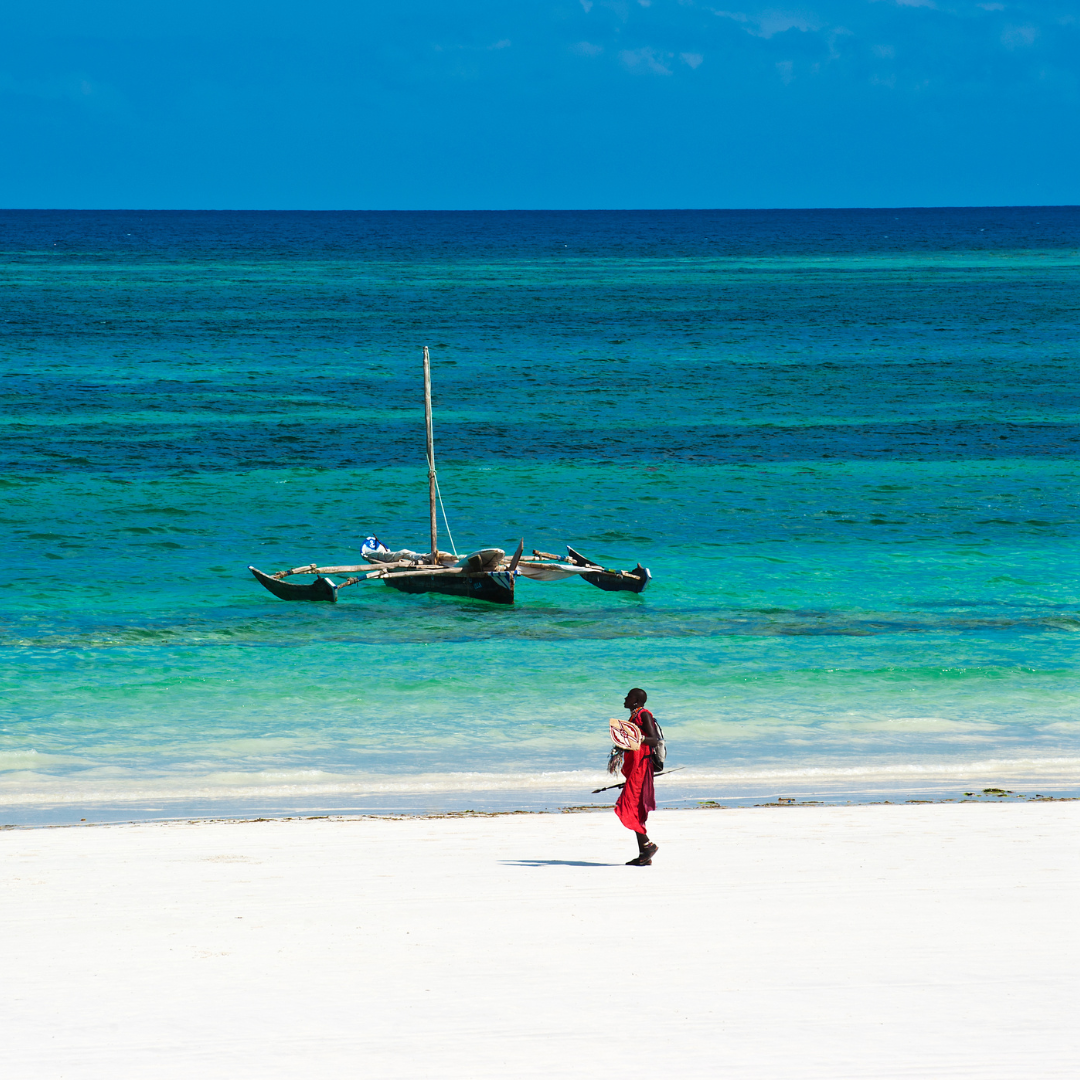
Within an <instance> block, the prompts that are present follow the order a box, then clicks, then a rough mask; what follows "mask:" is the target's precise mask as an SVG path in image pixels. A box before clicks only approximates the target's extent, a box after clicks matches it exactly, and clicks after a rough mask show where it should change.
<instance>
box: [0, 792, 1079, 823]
mask: <svg viewBox="0 0 1080 1080" xmlns="http://www.w3.org/2000/svg"><path fill="white" fill-rule="evenodd" d="M1069 802H1080V795H1024V794H1021V793H1017V792H1011V791H1006V792H1004V794H1000V795H999V794H997V793H996V792H993V791H985V792H979V793H977V794H973V795H972V796H971V797H959V798H958V797H948V798H932V799H899V798H898V799H872V800H871V799H868V800H861V801H852V800H848V801H845V802H840V801H826V800H810V799H807V800H799V799H795V798H778V799H776V800H774V801H771V802H750V801H746V800H727V801H719V800H714V799H700V800H697V801H696V802H695V803H694V805H692V806H691V805H687V806H678V805H661V804H659V803H658V805H657V809H656V811H654V813H659V812H666V813H687V812H693V811H697V810H701V811H707V810H768V809H774V810H775V809H781V810H783V809H789V810H795V809H811V808H814V809H819V810H832V809H857V808H859V807H869V806H895V807H901V806H976V805H977V806H991V805H998V806H1000V805H1010V806H1017V805H1031V804H1034V803H1040V804H1041V803H1069ZM613 809H614V805H613V804H610V805H602V804H588V803H583V804H579V805H572V806H552V807H544V808H540V809H516V810H511V809H505V810H482V809H464V810H432V811H428V812H424V811H414V812H402V811H389V810H388V811H384V812H378V813H373V812H367V813H364V812H350V811H339V812H334V811H328V812H327V813H324V814H309V813H296V812H293V813H285V812H281V813H263V814H259V813H258V812H257V811H247V812H245V811H239V812H237V813H235V814H229V813H218V814H209V813H208V814H177V815H173V816H168V817H146V816H144V817H117V818H109V819H107V820H94V819H93V818H80V819H79V820H78V821H62V822H12V823H7V822H4V821H2V820H0V832H9V831H12V830H34V829H80V828H90V827H93V828H104V827H106V826H120V825H173V824H181V825H182V824H186V825H205V824H219V823H220V824H259V823H263V822H275V821H337V822H342V821H442V820H461V819H465V818H502V817H521V816H529V815H531V816H538V817H539V816H544V815H550V816H560V815H563V814H602V813H609V812H613Z"/></svg>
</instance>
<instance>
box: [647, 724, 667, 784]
mask: <svg viewBox="0 0 1080 1080" xmlns="http://www.w3.org/2000/svg"><path fill="white" fill-rule="evenodd" d="M653 724H655V725H656V745H655V746H654V747H653V748H652V755H651V756H652V771H653V775H654V776H655V775H656V773H661V772H663V771H664V762H665V761H666V760H667V742H666V741H665V740H664V729H663V728H662V727H661V726H660V721H659V720H657V719H656V717H655V716H654V717H653Z"/></svg>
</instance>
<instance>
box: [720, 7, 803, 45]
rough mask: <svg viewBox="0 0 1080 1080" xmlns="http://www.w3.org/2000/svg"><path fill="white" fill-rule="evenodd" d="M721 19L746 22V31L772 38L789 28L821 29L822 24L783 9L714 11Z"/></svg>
mask: <svg viewBox="0 0 1080 1080" xmlns="http://www.w3.org/2000/svg"><path fill="white" fill-rule="evenodd" d="M713 14H714V15H718V16H719V17H720V18H721V19H732V20H734V21H735V22H737V23H745V24H747V25H746V32H747V33H748V34H753V35H754V37H762V38H771V37H772V36H773V35H774V34H782V33H784V32H785V31H787V30H801V31H803V32H804V33H805V32H806V31H808V30H819V29H820V28H821V27H820V24H818V23H816V22H813V21H811V20H810V19H808V18H807V17H806V16H805V15H791V14H788V13H787V12H783V11H764V12H762V13H761V14H760V15H747V14H746V13H745V12H742V11H714V12H713Z"/></svg>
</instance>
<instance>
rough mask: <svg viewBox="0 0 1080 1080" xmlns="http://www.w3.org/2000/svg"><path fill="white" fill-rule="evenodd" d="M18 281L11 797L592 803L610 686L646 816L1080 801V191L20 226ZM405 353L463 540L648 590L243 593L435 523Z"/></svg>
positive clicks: (171, 811) (2, 340) (3, 606)
mask: <svg viewBox="0 0 1080 1080" xmlns="http://www.w3.org/2000/svg"><path fill="white" fill-rule="evenodd" d="M0 265H2V277H0V285H2V289H0V308H2V311H0V367H2V372H3V384H2V387H3V400H4V409H3V415H2V417H0V459H2V471H0V521H2V526H3V535H4V550H5V555H6V563H7V565H6V567H5V572H4V574H3V577H2V581H0V584H2V591H0V650H2V652H0V656H2V674H0V678H2V695H3V698H2V700H3V704H2V706H0V708H2V713H0V824H3V823H11V824H18V823H47V822H65V821H79V820H81V819H84V818H85V819H87V820H91V821H95V820H117V819H134V818H140V817H169V816H216V815H221V816H227V815H253V814H263V815H274V814H281V815H291V814H319V813H329V812H337V811H348V812H384V813H385V812H420V813H427V812H447V811H465V810H491V809H537V808H542V807H560V806H562V807H570V806H581V805H593V804H598V803H602V802H603V801H604V800H609V801H610V798H611V795H612V794H613V793H607V794H605V795H601V796H595V795H593V794H591V791H592V789H593V788H595V787H598V786H600V785H601V784H602V783H604V782H605V781H607V778H606V775H605V773H604V771H603V766H604V763H605V761H606V757H607V750H608V747H609V745H610V744H609V740H608V735H607V720H608V718H609V717H611V716H616V715H623V714H622V710H621V703H622V699H623V695H624V694H625V692H626V690H627V689H628V688H629V687H630V686H641V687H644V688H645V689H646V690H647V691H648V693H649V706H650V708H651V709H652V710H653V711H654V712H655V714H656V715H657V717H658V718H659V720H660V721H661V723H662V724H663V725H664V728H665V731H666V734H667V738H668V743H669V759H668V760H669V765H670V766H672V767H676V766H679V767H681V771H680V772H679V773H678V774H674V773H673V774H672V775H670V776H667V777H661V778H660V779H658V780H657V794H658V798H659V800H660V802H661V805H669V806H693V805H698V804H700V803H703V802H708V801H710V800H712V801H721V802H727V803H730V804H732V805H735V804H738V803H739V802H740V801H741V802H753V801H758V802H761V801H770V800H775V799H776V798H777V797H785V798H795V799H797V800H799V801H880V800H883V799H888V800H894V801H895V800H903V799H914V798H963V797H965V795H964V793H965V791H975V792H980V791H981V790H982V789H983V788H989V787H1000V788H1002V789H1003V790H1010V791H1013V792H1014V793H1015V794H1014V796H1013V797H1018V796H1023V797H1029V796H1034V795H1036V794H1038V795H1044V796H1045V795H1054V794H1076V793H1077V792H1078V791H1080V718H1078V716H1077V700H1078V697H1077V691H1078V689H1080V680H1078V678H1077V645H1078V638H1077V636H1076V634H1077V631H1078V630H1080V573H1078V571H1080V559H1078V558H1077V544H1076V537H1077V532H1078V528H1077V526H1078V523H1080V510H1078V502H1080V496H1078V486H1077V474H1078V467H1077V460H1076V459H1077V451H1078V449H1080V428H1078V426H1077V422H1076V421H1077V398H1078V386H1080V372H1078V358H1080V348H1078V343H1077V330H1078V323H1080V293H1078V285H1080V208H1076V207H1034V208H1004V209H1002V208H979V209H947V208H946V209H906V210H821V211H768V212H766V211H761V212H749V211H745V212H744V211H738V212H735V211H731V212H725V211H664V212H659V211H657V212H653V211H640V212H614V211H612V212H604V211H595V212H550V213H545V212H506V213H495V212H493V213H480V212H477V213H464V212H460V213H359V212H357V213H346V212H342V213H329V212H327V213H301V212H296V213H289V212H280V213H277V212H224V211H223V212H180V211H176V212H156V211H154V212H151V211H130V212H125V211H115V212H82V211H4V212H0ZM424 345H428V346H430V349H431V356H432V365H433V381H434V409H435V440H436V459H437V464H438V468H439V479H440V484H441V489H442V494H443V498H444V501H445V507H446V513H447V518H448V521H449V525H450V529H451V530H452V534H453V542H454V545H455V547H456V549H457V550H458V551H459V552H462V553H464V552H468V551H470V550H473V549H474V548H478V547H486V546H500V547H503V548H506V549H507V550H513V548H514V547H516V545H517V543H518V540H519V538H522V537H523V538H524V540H525V546H526V550H527V551H528V550H531V549H533V548H537V549H541V550H545V551H562V550H564V548H565V545H566V544H571V545H573V546H574V547H575V548H579V549H580V550H582V551H583V552H584V553H585V554H587V555H588V556H590V557H592V558H594V559H596V560H598V561H600V562H602V563H604V564H605V565H612V566H616V567H622V568H627V569H629V568H631V567H633V566H634V565H635V563H637V562H638V561H640V562H641V563H643V564H644V565H646V566H648V567H649V568H650V569H651V571H652V574H653V580H652V583H651V584H650V586H649V588H648V589H647V590H646V591H645V592H644V593H642V594H641V595H632V594H625V593H619V594H616V593H605V592H602V591H600V590H598V589H595V588H593V587H591V586H589V585H588V584H586V583H585V582H583V581H571V582H565V583H556V584H540V583H535V582H531V581H526V580H520V581H519V582H518V588H517V603H516V604H515V605H514V606H513V607H497V606H494V605H485V604H483V603H482V602H479V601H472V600H463V599H454V598H451V597H444V596H433V595H420V596H408V595H403V594H400V593H397V592H395V591H393V590H391V589H388V588H386V587H385V586H383V585H381V584H379V583H377V582H372V583H368V584H365V585H358V586H354V587H352V588H349V589H347V590H343V591H342V593H341V600H340V602H339V603H338V604H336V605H330V604H289V603H283V602H281V601H279V600H276V599H275V598H273V597H272V596H271V595H270V594H269V593H267V592H266V591H264V590H263V589H262V588H261V587H260V586H259V585H258V584H257V583H256V582H255V581H254V580H253V579H252V577H251V576H250V574H249V573H248V571H247V569H246V567H247V565H248V564H249V563H254V564H255V565H257V566H259V567H260V568H262V569H264V570H267V571H272V570H279V569H285V568H287V567H291V566H297V565H301V564H304V563H308V562H319V563H322V564H333V563H343V562H344V563H347V562H354V561H359V548H360V545H361V543H362V542H363V539H364V537H365V536H367V535H369V534H376V535H378V536H379V537H380V538H381V539H382V540H383V541H384V542H385V543H387V544H388V545H389V546H390V547H392V548H397V547H412V548H414V549H417V550H425V549H426V547H427V484H426V463H425V456H424V418H423V391H422V366H421V365H422V347H423V346H424ZM440 525H441V522H440ZM441 546H443V547H446V546H448V538H447V537H446V535H445V532H444V533H443V535H442V537H441ZM607 782H610V781H607ZM976 797H979V796H976ZM991 797H994V796H991Z"/></svg>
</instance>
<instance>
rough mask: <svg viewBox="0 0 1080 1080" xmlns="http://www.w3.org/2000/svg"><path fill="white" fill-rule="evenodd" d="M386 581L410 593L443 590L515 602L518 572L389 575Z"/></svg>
mask: <svg viewBox="0 0 1080 1080" xmlns="http://www.w3.org/2000/svg"><path fill="white" fill-rule="evenodd" d="M382 580H383V582H384V583H385V584H387V585H389V586H390V588H391V589H397V590H398V591H399V592H406V593H429V592H434V593H442V594H443V596H471V597H472V598H473V599H474V600H487V601H488V602H489V603H492V604H512V603H513V602H514V575H513V574H511V573H510V572H509V571H507V570H493V571H491V572H490V573H487V574H415V573H412V574H409V575H408V576H404V575H400V576H399V575H397V574H387V575H386V577H384V578H383V579H382Z"/></svg>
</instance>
